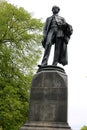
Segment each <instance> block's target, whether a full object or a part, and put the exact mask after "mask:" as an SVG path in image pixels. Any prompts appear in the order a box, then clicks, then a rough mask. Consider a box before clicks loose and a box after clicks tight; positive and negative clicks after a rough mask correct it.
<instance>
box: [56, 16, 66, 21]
mask: <svg viewBox="0 0 87 130" xmlns="http://www.w3.org/2000/svg"><path fill="white" fill-rule="evenodd" d="M58 17H59V18H60V19H61V20H62V21H64V22H65V21H66V20H65V18H64V17H62V16H60V15H58Z"/></svg>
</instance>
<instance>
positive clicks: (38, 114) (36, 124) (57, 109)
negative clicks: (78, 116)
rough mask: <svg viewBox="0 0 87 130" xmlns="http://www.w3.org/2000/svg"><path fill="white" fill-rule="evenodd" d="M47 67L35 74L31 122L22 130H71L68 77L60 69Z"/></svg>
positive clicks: (30, 111)
mask: <svg viewBox="0 0 87 130" xmlns="http://www.w3.org/2000/svg"><path fill="white" fill-rule="evenodd" d="M48 68H49V69H47V68H46V67H44V68H41V69H39V70H38V72H37V74H35V76H34V78H33V81H32V87H31V98H30V108H29V121H28V123H27V124H25V126H24V127H22V128H21V130H71V129H70V127H69V125H68V123H67V95H68V94H67V75H66V73H65V72H64V70H63V69H61V68H58V67H56V68H55V67H53V66H51V67H48Z"/></svg>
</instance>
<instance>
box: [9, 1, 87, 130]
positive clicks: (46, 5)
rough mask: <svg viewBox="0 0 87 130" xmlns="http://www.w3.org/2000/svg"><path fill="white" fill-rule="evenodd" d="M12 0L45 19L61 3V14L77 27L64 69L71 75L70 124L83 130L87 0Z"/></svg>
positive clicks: (86, 114)
mask: <svg viewBox="0 0 87 130" xmlns="http://www.w3.org/2000/svg"><path fill="white" fill-rule="evenodd" d="M9 2H11V3H13V4H14V5H17V6H22V7H24V8H25V9H26V10H27V11H28V12H31V13H32V15H33V17H36V18H42V20H43V21H45V20H46V18H47V17H48V16H50V15H52V12H51V8H52V6H53V5H57V6H59V7H60V9H61V10H60V13H59V14H60V15H61V16H62V17H64V18H65V19H66V21H67V22H68V23H69V24H71V25H72V26H73V30H74V31H73V35H72V36H71V39H70V41H69V44H68V60H69V64H68V66H65V67H64V69H65V70H66V73H67V75H68V93H69V94H68V95H69V96H68V100H69V102H68V123H69V125H70V126H71V128H72V129H73V130H80V128H81V127H82V126H83V125H87V101H86V100H87V59H86V57H87V15H86V12H87V0H9ZM52 52H53V48H52ZM52 52H51V53H52ZM52 55H53V53H52ZM52 55H51V59H52ZM51 59H50V60H49V64H50V63H51Z"/></svg>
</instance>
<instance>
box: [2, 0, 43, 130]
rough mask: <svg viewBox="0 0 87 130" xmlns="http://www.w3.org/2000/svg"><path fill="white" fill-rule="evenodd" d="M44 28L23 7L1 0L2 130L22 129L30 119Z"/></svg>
mask: <svg viewBox="0 0 87 130" xmlns="http://www.w3.org/2000/svg"><path fill="white" fill-rule="evenodd" d="M42 27H43V23H42V22H41V20H40V19H36V18H33V17H32V16H31V14H30V13H28V12H27V11H26V10H25V9H23V8H22V7H20V8H18V7H16V6H14V5H12V4H10V3H8V2H6V1H4V0H0V130H19V129H20V127H21V125H23V124H24V122H26V120H27V116H28V108H29V92H30V84H31V80H32V76H33V72H34V68H35V66H36V65H37V62H38V60H39V58H40V56H41V38H42V35H41V33H42Z"/></svg>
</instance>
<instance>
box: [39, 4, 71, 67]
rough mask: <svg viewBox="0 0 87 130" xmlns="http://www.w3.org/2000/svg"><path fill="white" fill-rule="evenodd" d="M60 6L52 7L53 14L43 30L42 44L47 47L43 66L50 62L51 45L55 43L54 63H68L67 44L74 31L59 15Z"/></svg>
mask: <svg viewBox="0 0 87 130" xmlns="http://www.w3.org/2000/svg"><path fill="white" fill-rule="evenodd" d="M59 11H60V8H59V7H58V6H53V7H52V12H53V15H52V16H51V17H48V18H47V20H46V23H45V26H44V30H43V40H42V45H43V47H44V48H45V51H44V56H43V59H42V63H41V66H46V65H47V64H48V58H49V55H50V50H51V46H52V45H53V44H54V45H55V51H54V59H53V63H52V65H54V66H57V63H60V64H62V65H66V64H68V59H67V44H68V41H69V39H70V36H71V34H72V32H73V29H72V26H71V25H69V24H68V23H67V22H66V21H65V19H64V18H63V17H61V16H59V15H58V13H59Z"/></svg>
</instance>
